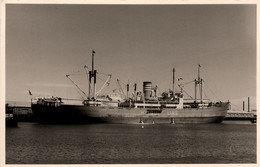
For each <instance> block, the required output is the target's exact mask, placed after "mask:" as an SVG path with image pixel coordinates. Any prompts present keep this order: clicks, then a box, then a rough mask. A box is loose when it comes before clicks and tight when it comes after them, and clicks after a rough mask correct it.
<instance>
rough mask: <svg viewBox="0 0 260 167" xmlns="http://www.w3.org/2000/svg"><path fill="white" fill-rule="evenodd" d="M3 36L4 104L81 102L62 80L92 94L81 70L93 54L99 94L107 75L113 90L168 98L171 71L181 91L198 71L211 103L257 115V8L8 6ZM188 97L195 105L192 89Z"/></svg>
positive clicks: (187, 86) (77, 95)
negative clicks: (151, 90) (147, 90)
mask: <svg viewBox="0 0 260 167" xmlns="http://www.w3.org/2000/svg"><path fill="white" fill-rule="evenodd" d="M5 35H6V41H5V44H6V55H5V56H6V58H5V60H6V62H5V65H6V73H5V74H6V101H17V102H24V101H25V102H28V101H30V98H31V97H30V96H29V94H28V90H30V91H31V92H32V94H33V96H35V97H36V96H47V95H54V96H60V97H64V98H80V95H79V94H78V93H77V92H78V91H77V89H76V88H75V86H74V85H73V84H72V83H71V82H70V81H69V80H68V79H67V78H66V76H65V75H67V74H75V75H73V76H71V78H72V79H73V81H74V82H76V83H77V84H78V85H79V86H80V88H81V89H83V90H84V91H85V92H87V89H88V82H87V76H86V75H84V74H85V70H84V66H85V65H87V66H88V67H89V68H91V52H92V50H95V52H96V54H95V68H96V69H97V71H98V72H99V73H100V75H99V77H100V78H101V79H98V85H97V87H98V89H99V88H100V87H101V86H102V84H103V83H104V81H105V80H106V79H107V76H106V75H102V73H104V74H112V81H111V85H110V87H109V90H113V89H118V85H117V82H116V79H119V80H120V81H121V82H122V83H124V84H126V83H128V82H129V84H130V91H131V90H133V84H134V83H137V89H138V90H139V91H141V90H142V86H143V85H142V84H143V81H151V82H152V83H153V85H157V86H158V87H159V90H160V92H163V91H166V90H168V89H169V88H172V69H173V67H174V68H175V70H176V73H175V75H176V78H180V77H181V78H183V80H182V81H180V82H178V83H177V84H182V83H188V82H190V81H192V80H194V79H195V78H197V72H198V69H197V68H198V64H200V65H201V69H200V70H201V77H202V78H203V80H204V81H205V83H204V84H203V88H204V90H205V94H206V93H207V94H206V95H207V97H208V98H210V99H212V100H215V101H219V100H221V101H227V100H230V101H231V102H232V101H234V107H236V106H237V107H238V108H239V107H240V108H241V107H242V101H246V102H247V97H250V98H251V99H252V102H251V103H252V105H253V106H252V108H255V103H256V102H255V99H256V5H236V4H233V5H73V4H67V5H64V4H56V5H55V4H49V5H47V4H45V5H44V4H37V5H29V4H7V6H6V34H5ZM79 74H82V75H79ZM176 82H177V81H176ZM124 84H121V86H122V87H123V88H125V85H124ZM184 89H185V90H186V91H187V92H189V94H190V95H191V96H193V97H194V84H187V85H185V87H184ZM186 97H187V96H186Z"/></svg>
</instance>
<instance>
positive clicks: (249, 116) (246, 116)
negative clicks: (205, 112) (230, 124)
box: [225, 111, 257, 123]
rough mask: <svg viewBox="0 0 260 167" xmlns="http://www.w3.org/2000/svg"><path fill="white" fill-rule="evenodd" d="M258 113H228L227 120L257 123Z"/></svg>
mask: <svg viewBox="0 0 260 167" xmlns="http://www.w3.org/2000/svg"><path fill="white" fill-rule="evenodd" d="M256 119H257V115H256V112H245V111H228V112H227V115H226V117H225V120H250V121H252V122H254V123H256Z"/></svg>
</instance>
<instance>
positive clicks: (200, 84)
mask: <svg viewBox="0 0 260 167" xmlns="http://www.w3.org/2000/svg"><path fill="white" fill-rule="evenodd" d="M200 67H201V66H200V64H198V80H196V79H195V102H197V85H199V93H200V100H201V101H200V103H201V104H202V103H203V99H202V78H200Z"/></svg>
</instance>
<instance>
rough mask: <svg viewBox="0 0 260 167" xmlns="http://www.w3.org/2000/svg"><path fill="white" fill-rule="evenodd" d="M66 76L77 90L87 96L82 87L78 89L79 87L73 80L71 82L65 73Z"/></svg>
mask: <svg viewBox="0 0 260 167" xmlns="http://www.w3.org/2000/svg"><path fill="white" fill-rule="evenodd" d="M66 77H67V78H68V79H69V80H70V81H71V82H72V83H73V84H74V85H75V86H76V87H77V88H78V90H79V91H80V92H81V93H83V94H84V95H85V96H86V97H87V95H86V93H85V92H84V91H83V90H82V89H80V87H79V86H78V85H77V84H76V83H75V82H73V80H72V79H71V78H70V77H69V75H66Z"/></svg>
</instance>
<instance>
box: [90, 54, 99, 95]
mask: <svg viewBox="0 0 260 167" xmlns="http://www.w3.org/2000/svg"><path fill="white" fill-rule="evenodd" d="M95 53H96V52H95V51H94V50H92V70H91V71H89V98H90V89H91V80H92V77H93V78H94V91H93V98H94V100H95V99H96V80H97V79H96V74H97V70H94V55H95Z"/></svg>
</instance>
